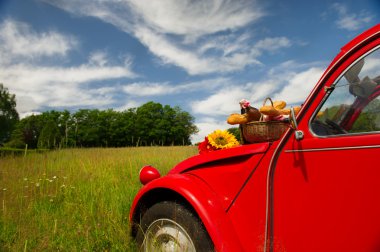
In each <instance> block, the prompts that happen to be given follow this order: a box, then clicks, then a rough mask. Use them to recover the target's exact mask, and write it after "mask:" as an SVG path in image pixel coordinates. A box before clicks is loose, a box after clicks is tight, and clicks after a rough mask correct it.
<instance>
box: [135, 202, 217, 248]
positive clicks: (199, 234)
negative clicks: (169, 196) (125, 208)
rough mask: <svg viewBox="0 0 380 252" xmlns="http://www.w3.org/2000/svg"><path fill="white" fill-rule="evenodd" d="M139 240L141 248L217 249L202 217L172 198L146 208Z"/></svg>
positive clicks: (138, 234) (139, 230)
mask: <svg viewBox="0 0 380 252" xmlns="http://www.w3.org/2000/svg"><path fill="white" fill-rule="evenodd" d="M136 241H137V244H138V245H139V246H140V250H141V251H181V252H182V251H188V252H192V251H214V246H213V243H212V242H211V239H210V237H209V235H208V233H207V232H206V230H205V228H204V226H203V224H202V222H201V221H200V220H199V218H198V217H197V216H196V215H194V213H193V212H192V211H190V210H189V209H187V208H186V207H184V206H183V205H180V204H178V203H175V202H171V201H164V202H160V203H157V204H155V205H153V206H152V207H150V208H149V209H148V210H147V211H146V213H145V214H144V216H143V218H142V220H141V226H140V228H139V229H138V232H137V237H136Z"/></svg>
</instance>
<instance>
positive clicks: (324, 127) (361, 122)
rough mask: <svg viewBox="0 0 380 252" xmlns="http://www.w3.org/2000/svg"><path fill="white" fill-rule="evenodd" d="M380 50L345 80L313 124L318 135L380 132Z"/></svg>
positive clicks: (371, 54) (335, 87)
mask: <svg viewBox="0 0 380 252" xmlns="http://www.w3.org/2000/svg"><path fill="white" fill-rule="evenodd" d="M379 84H380V50H375V51H373V52H372V53H370V54H368V55H367V56H366V57H364V58H362V59H361V60H359V61H358V62H356V63H355V64H354V65H353V66H352V67H350V68H349V70H348V71H347V72H346V73H345V74H344V75H343V77H341V78H340V79H339V80H338V81H337V82H336V84H335V85H333V88H330V91H329V92H331V94H330V96H329V97H328V98H327V100H326V101H325V103H324V104H323V106H322V108H321V109H320V110H319V111H318V113H317V115H316V117H315V118H314V120H313V121H312V130H313V131H314V133H316V134H317V135H336V134H348V133H358V132H372V131H380V99H379V98H378V96H379V94H380V85H379Z"/></svg>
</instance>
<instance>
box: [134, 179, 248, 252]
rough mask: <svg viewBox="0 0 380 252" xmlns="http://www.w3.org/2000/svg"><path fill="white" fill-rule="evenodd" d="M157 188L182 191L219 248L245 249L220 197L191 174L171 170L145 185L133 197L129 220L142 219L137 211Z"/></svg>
mask: <svg viewBox="0 0 380 252" xmlns="http://www.w3.org/2000/svg"><path fill="white" fill-rule="evenodd" d="M179 185H180V186H179ZM155 189H167V190H171V191H175V192H176V193H178V194H179V195H181V196H182V197H183V198H184V199H185V200H186V201H187V202H188V203H189V204H190V205H191V206H192V207H193V209H194V211H195V212H196V213H197V215H198V216H199V218H200V219H201V220H202V222H203V224H204V226H205V228H206V230H207V232H208V233H209V235H210V237H211V239H212V241H213V243H214V246H215V248H216V250H217V251H242V246H241V244H240V241H239V239H238V235H237V232H236V231H235V229H234V227H233V225H232V223H231V220H230V219H229V218H228V216H227V213H226V211H225V209H224V208H223V206H222V204H221V201H220V199H219V197H218V196H217V195H216V194H215V193H214V192H213V191H212V190H211V189H210V187H208V185H207V184H205V183H204V182H203V181H202V180H200V179H198V178H197V177H196V176H192V175H190V174H172V175H168V176H165V177H162V178H159V179H156V180H153V181H151V182H150V183H148V184H147V185H145V186H144V187H143V188H142V189H141V190H140V191H139V193H138V194H137V195H136V197H135V199H134V201H133V204H132V207H131V211H130V220H132V221H133V220H134V221H135V222H136V221H138V220H139V219H141V217H142V216H137V215H139V213H140V212H139V211H138V209H139V207H140V204H142V202H143V197H144V195H146V194H148V193H149V192H150V191H152V190H155Z"/></svg>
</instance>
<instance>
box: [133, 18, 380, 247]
mask: <svg viewBox="0 0 380 252" xmlns="http://www.w3.org/2000/svg"><path fill="white" fill-rule="evenodd" d="M379 84H380V25H377V26H375V27H373V28H371V29H370V30H368V31H366V32H364V33H362V34H361V35H359V36H358V37H356V38H355V39H353V40H352V41H351V42H350V43H348V44H347V45H346V46H344V47H343V48H342V50H341V52H340V53H339V54H338V55H337V56H336V58H335V59H334V60H333V61H332V63H331V64H330V66H329V67H328V68H327V70H326V71H325V72H324V74H323V75H322V77H321V79H320V80H319V82H318V83H317V84H316V86H315V88H314V89H313V91H312V92H311V94H310V95H309V96H308V98H307V99H306V101H305V102H304V104H303V105H302V108H301V110H300V111H299V113H298V114H297V116H296V119H293V125H295V127H289V128H288V129H287V130H286V132H285V133H284V134H283V135H282V137H281V138H280V139H279V140H276V141H272V142H262V143H253V144H245V145H242V146H239V147H235V148H230V149H225V150H218V151H213V152H209V153H206V154H201V155H197V156H194V157H191V158H189V159H187V160H185V161H183V162H181V163H179V164H178V165H177V166H176V167H174V168H173V169H172V170H171V171H170V172H169V174H168V175H166V176H163V177H160V175H159V174H158V172H157V171H156V170H155V169H154V168H152V167H145V168H144V169H142V171H141V172H140V179H141V181H142V182H143V184H145V186H144V187H143V188H142V189H141V190H140V191H139V193H138V194H137V196H136V197H135V199H134V202H133V205H132V208H131V212H130V220H131V223H132V224H133V225H132V234H133V236H134V237H135V238H136V239H137V243H138V244H139V245H141V248H142V250H144V251H265V252H266V251H308V252H311V251H318V252H320V251H380V96H379V95H380V85H379Z"/></svg>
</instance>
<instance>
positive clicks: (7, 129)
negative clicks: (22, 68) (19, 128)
mask: <svg viewBox="0 0 380 252" xmlns="http://www.w3.org/2000/svg"><path fill="white" fill-rule="evenodd" d="M18 120H19V116H18V113H17V110H16V96H15V95H14V94H10V93H9V92H8V89H7V88H6V87H4V85H3V84H1V83H0V145H2V144H3V143H5V142H6V141H8V140H9V138H10V136H11V133H12V130H13V129H14V127H15V125H16V123H17V122H18Z"/></svg>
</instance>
